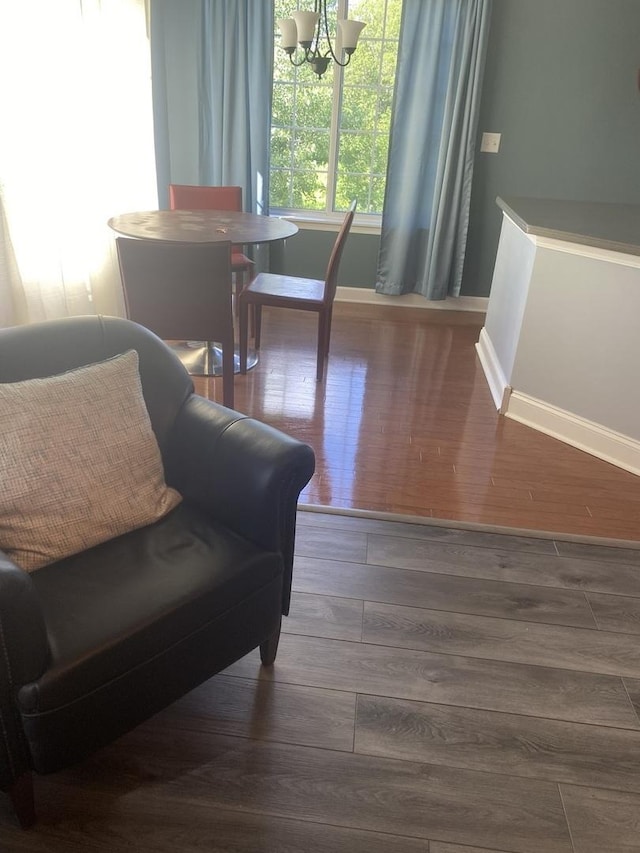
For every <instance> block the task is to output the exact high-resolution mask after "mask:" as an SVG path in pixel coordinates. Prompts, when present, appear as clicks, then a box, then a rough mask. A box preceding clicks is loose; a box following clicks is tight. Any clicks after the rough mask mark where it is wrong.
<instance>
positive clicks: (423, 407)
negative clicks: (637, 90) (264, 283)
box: [195, 304, 640, 540]
mask: <svg viewBox="0 0 640 853" xmlns="http://www.w3.org/2000/svg"><path fill="white" fill-rule="evenodd" d="M427 313H428V315H429V318H432V319H429V320H428V319H427V317H424V316H423V315H424V314H427ZM417 316H418V318H419V319H416V313H415V312H411V313H409V312H406V311H404V310H394V311H393V312H392V316H390V317H389V316H387V315H386V314H385V315H384V316H381V315H380V312H379V311H378V310H374V309H369V308H363V307H362V306H347V305H339V304H337V305H336V310H335V315H334V324H333V335H332V352H331V356H330V360H329V367H328V371H327V375H326V378H325V381H324V382H323V383H322V384H321V385H318V384H316V382H315V318H314V317H312V316H310V315H306V314H305V313H304V312H301V311H296V312H293V311H286V310H282V309H280V310H275V309H266V310H265V312H264V321H263V340H262V350H261V354H260V361H259V363H258V365H257V366H256V367H255V368H254V369H253V370H252V371H250V372H249V373H248V374H247V375H246V376H236V383H235V393H236V403H235V408H236V409H238V410H239V411H242V412H246V413H247V414H249V415H252V416H253V417H256V418H259V419H261V420H264V421H266V422H268V423H270V424H273V425H274V426H276V427H279V428H280V429H283V430H285V431H286V432H288V433H290V434H292V435H295V436H297V437H299V438H300V439H302V440H304V441H307V442H308V443H309V444H311V445H312V446H313V448H314V449H315V452H316V457H317V468H316V473H315V475H314V477H313V479H312V481H311V483H310V484H309V486H308V487H307V488H306V489H305V490H304V492H303V493H302V495H301V502H302V503H305V504H321V505H324V506H331V507H346V508H357V509H367V510H374V511H383V512H394V513H407V514H410V515H418V516H430V517H433V518H440V519H455V520H458V521H463V522H480V523H483V524H496V525H504V526H507V527H517V528H526V529H533V530H544V531H552V532H563V533H571V534H578V535H591V536H603V537H613V538H619V539H634V540H640V477H637V476H635V475H633V474H631V473H629V472H626V471H623V470H621V469H618V468H616V467H615V466H613V465H610V464H609V463H607V462H603V461H601V460H599V459H596V458H595V457H592V456H590V455H588V454H587V453H584V452H582V451H580V450H576V449H575V448H572V447H569V446H568V445H565V444H564V443H562V442H560V441H557V440H556V439H553V438H550V437H548V436H546V435H543V434H542V433H539V432H537V431H535V430H533V429H530V428H528V427H526V426H523V425H522V424H519V423H516V422H515V421H512V420H509V419H507V418H501V417H498V415H497V412H496V410H495V407H494V405H493V401H492V399H491V395H490V393H489V389H488V387H487V384H486V380H485V378H484V374H483V372H482V369H481V367H480V364H479V361H478V358H477V356H476V352H475V347H474V344H475V342H476V341H477V339H478V334H479V330H480V327H481V325H482V317H481V315H479V316H478V318H477V319H476V317H470V316H469V315H466V316H461V317H455V316H453V315H452V314H450V313H449V312H447V313H446V314H445V312H436V311H430V312H420V314H418V315H417ZM195 381H196V388H197V390H198V391H199V392H200V393H204V394H205V395H207V396H210V397H211V398H212V399H217V400H221V398H222V388H221V380H220V379H215V380H211V379H196V380H195Z"/></svg>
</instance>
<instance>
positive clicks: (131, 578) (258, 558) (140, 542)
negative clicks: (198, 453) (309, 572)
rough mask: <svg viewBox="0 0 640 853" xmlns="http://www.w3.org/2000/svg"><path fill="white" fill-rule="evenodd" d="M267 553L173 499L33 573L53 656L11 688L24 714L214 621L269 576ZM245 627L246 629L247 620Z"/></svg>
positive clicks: (123, 670) (75, 697) (43, 709)
mask: <svg viewBox="0 0 640 853" xmlns="http://www.w3.org/2000/svg"><path fill="white" fill-rule="evenodd" d="M282 572H283V564H282V558H281V556H280V555H279V554H276V553H270V552H268V551H267V552H265V551H264V550H261V549H259V548H257V547H256V546H255V545H253V544H252V543H250V542H248V541H247V540H245V539H243V538H241V537H240V536H238V535H237V534H235V533H232V532H231V531H230V530H229V529H227V528H225V527H223V526H221V525H219V524H217V523H216V522H215V521H212V520H211V519H210V518H209V517H205V516H204V515H203V514H202V513H201V512H200V511H198V510H197V509H195V508H193V507H192V506H189V505H188V504H186V503H185V504H181V505H180V506H178V507H177V508H176V509H174V510H173V511H172V512H171V513H169V514H168V515H167V516H165V517H164V518H163V519H161V520H160V521H157V522H155V523H154V524H152V525H149V526H147V527H144V528H141V529H138V530H135V531H132V532H130V533H126V534H124V535H123V536H120V537H118V538H116V539H112V540H110V541H108V542H105V543H102V544H100V545H97V546H95V547H94V548H92V549H91V550H90V551H85V552H84V553H83V554H79V555H74V556H71V557H67V558H65V559H64V560H60V561H58V562H56V563H52V564H50V565H48V566H45V567H43V568H42V569H40V570H39V571H38V572H35V573H33V575H32V578H33V581H34V585H35V588H36V592H37V594H38V597H39V598H40V600H41V605H42V610H43V614H44V620H45V626H46V631H47V635H48V640H49V646H50V649H51V656H52V660H51V663H50V666H48V667H47V669H46V671H45V672H44V674H43V675H42V676H41V677H40V678H38V679H37V680H35V681H33V682H31V683H29V684H25V685H23V686H22V687H21V688H20V690H19V693H18V703H19V707H20V711H21V713H22V714H25V715H36V716H40V715H46V714H49V713H51V712H54V711H56V710H57V709H60V708H62V707H64V706H68V705H71V704H73V703H76V702H80V703H81V702H82V701H83V700H84V699H85V698H86V697H87V696H88V695H89V694H90V693H91V692H92V691H96V690H97V689H98V688H101V687H103V686H104V685H105V684H108V683H109V682H111V681H113V680H116V679H118V678H121V677H123V676H126V675H127V673H131V672H132V671H134V670H135V669H136V667H138V666H144V665H145V664H146V662H148V661H149V660H150V659H152V658H154V657H156V656H161V655H162V654H163V653H165V652H166V651H167V650H169V649H170V648H171V647H172V646H175V645H176V644H179V643H181V642H182V641H184V640H185V639H187V638H188V637H190V636H191V635H194V634H197V633H198V632H199V631H202V630H203V628H205V627H206V626H207V625H208V623H211V622H214V621H215V620H216V619H218V618H222V617H223V616H224V614H225V613H226V612H227V611H229V610H230V609H232V608H233V607H234V605H236V604H237V603H238V601H243V600H246V599H250V598H251V596H252V595H254V594H258V595H259V594H260V591H261V590H262V589H264V588H265V587H268V586H269V585H272V584H274V583H276V584H279V582H280V581H281V577H282ZM247 632H248V633H250V632H251V626H248V627H247Z"/></svg>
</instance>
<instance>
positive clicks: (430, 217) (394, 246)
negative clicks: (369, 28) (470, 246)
mask: <svg viewBox="0 0 640 853" xmlns="http://www.w3.org/2000/svg"><path fill="white" fill-rule="evenodd" d="M490 11H491V0H404V4H403V13H402V14H403V17H402V26H401V32H400V45H399V52H398V67H397V72H396V91H395V98H394V107H393V116H392V127H391V140H390V146H389V162H388V169H387V183H386V191H385V203H384V210H383V214H382V233H381V241H380V253H379V258H378V280H377V283H376V291H377V292H378V293H386V294H393V295H399V294H403V293H412V292H415V293H420V294H422V295H423V296H425V297H426V298H427V299H432V300H439V299H446V298H447V296H458V295H459V293H460V287H461V283H462V270H463V264H464V254H465V248H466V239H467V230H468V220H469V201H470V196H471V179H472V174H473V160H474V153H475V150H474V149H475V139H476V131H477V123H478V113H479V107H480V93H481V85H482V73H483V70H484V58H485V54H486V47H487V41H488V33H489V19H490Z"/></svg>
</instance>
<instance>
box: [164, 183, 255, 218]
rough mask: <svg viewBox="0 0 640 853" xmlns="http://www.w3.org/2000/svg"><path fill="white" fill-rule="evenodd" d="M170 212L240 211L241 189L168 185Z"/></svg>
mask: <svg viewBox="0 0 640 853" xmlns="http://www.w3.org/2000/svg"><path fill="white" fill-rule="evenodd" d="M169 207H170V208H171V210H237V211H239V212H241V211H242V187H225V186H222V187H199V186H192V185H190V184H169Z"/></svg>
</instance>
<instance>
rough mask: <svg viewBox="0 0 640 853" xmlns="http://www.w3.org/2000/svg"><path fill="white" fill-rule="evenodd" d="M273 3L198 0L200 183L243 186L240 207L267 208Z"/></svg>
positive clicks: (254, 209)
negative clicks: (199, 14) (199, 21)
mask: <svg viewBox="0 0 640 853" xmlns="http://www.w3.org/2000/svg"><path fill="white" fill-rule="evenodd" d="M272 91H273V3H265V2H264V0H204V2H203V6H202V43H201V74H200V80H199V95H200V110H201V115H200V183H201V184H233V185H236V184H238V185H240V186H242V187H243V188H244V204H245V209H246V210H249V211H251V212H252V213H268V206H269V150H270V136H271V96H272Z"/></svg>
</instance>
